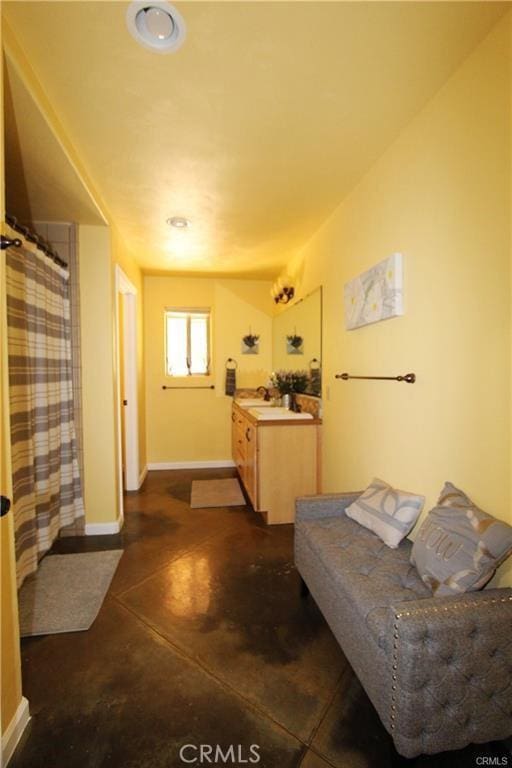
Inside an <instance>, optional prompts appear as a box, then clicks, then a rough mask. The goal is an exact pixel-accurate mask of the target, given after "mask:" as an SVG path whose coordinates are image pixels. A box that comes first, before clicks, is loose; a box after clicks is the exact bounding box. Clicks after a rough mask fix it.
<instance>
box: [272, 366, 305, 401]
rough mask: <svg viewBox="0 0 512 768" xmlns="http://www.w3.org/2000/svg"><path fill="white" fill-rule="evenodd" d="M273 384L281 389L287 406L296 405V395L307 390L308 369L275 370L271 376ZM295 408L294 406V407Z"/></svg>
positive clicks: (280, 391) (282, 397) (280, 392)
mask: <svg viewBox="0 0 512 768" xmlns="http://www.w3.org/2000/svg"><path fill="white" fill-rule="evenodd" d="M271 382H272V385H273V386H274V387H275V388H276V389H277V390H279V394H280V395H281V399H282V403H283V406H284V407H285V408H290V407H292V406H294V405H295V395H297V394H300V393H302V392H305V391H306V388H307V386H308V372H307V371H275V372H274V373H273V374H272V376H271ZM293 409H294V408H293Z"/></svg>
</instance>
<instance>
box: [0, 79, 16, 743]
mask: <svg viewBox="0 0 512 768" xmlns="http://www.w3.org/2000/svg"><path fill="white" fill-rule="evenodd" d="M0 66H1V65H0ZM0 119H1V118H0ZM0 341H1V350H0V414H1V419H0V429H1V435H0V440H1V446H0V490H1V492H2V495H4V496H7V497H8V498H10V499H12V484H11V462H10V430H9V395H8V371H7V366H6V365H5V362H6V360H7V332H6V315H5V259H2V260H1V261H0ZM0 540H1V541H0V559H1V571H0V581H1V590H0V598H1V605H0V612H1V626H0V633H1V634H0V647H1V664H0V696H1V698H0V714H1V732H2V734H3V733H4V732H5V729H6V728H7V726H8V725H9V723H10V722H11V720H12V718H13V717H14V714H15V712H16V710H17V708H18V705H19V703H20V701H21V663H20V638H19V630H18V602H17V595H16V561H15V557H14V531H13V516H12V512H10V513H9V514H8V515H6V516H5V517H3V518H2V519H1V520H0Z"/></svg>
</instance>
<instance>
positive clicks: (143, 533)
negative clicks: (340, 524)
mask: <svg viewBox="0 0 512 768" xmlns="http://www.w3.org/2000/svg"><path fill="white" fill-rule="evenodd" d="M231 475H232V472H231V471H230V470H225V471H224V470H221V471H219V470H215V471H213V470H208V471H206V470H200V471H199V470H196V471H173V472H153V473H150V474H149V476H148V477H147V479H146V481H145V483H144V486H143V488H142V490H141V491H140V492H138V493H136V494H129V495H128V496H127V497H126V509H125V516H126V520H125V526H124V529H123V532H122V534H120V535H118V536H104V537H87V538H74V539H71V538H66V539H61V540H59V541H58V542H57V543H56V545H55V547H54V549H53V550H52V552H54V553H57V552H58V553H66V552H75V551H86V550H96V549H113V548H118V547H123V548H124V554H123V557H122V559H121V562H120V565H119V568H118V570H117V572H116V575H115V577H114V580H113V582H112V585H111V587H110V590H109V593H108V596H107V598H106V600H105V603H104V604H103V607H102V609H101V611H100V614H99V616H98V618H97V619H96V621H95V623H94V624H93V626H92V627H91V629H90V630H89V631H88V632H78V633H73V634H62V635H53V636H46V637H40V638H31V639H27V640H24V641H23V642H22V658H23V678H24V679H23V684H24V693H25V695H26V696H27V698H28V699H29V702H30V711H31V714H32V721H31V723H30V725H29V728H28V731H27V733H26V735H25V736H24V738H23V741H22V743H21V744H20V746H19V748H18V750H17V751H16V754H15V756H14V758H13V761H12V764H11V765H12V768H75V767H76V768H100V767H101V768H103V766H119V767H120V768H121V766H122V768H174V767H175V766H186V765H196V766H197V765H215V764H216V765H226V764H228V765H236V766H247V765H249V766H250V765H254V764H255V763H251V762H249V759H250V758H254V757H255V755H256V754H258V753H259V755H260V756H261V760H260V762H259V765H260V766H262V768H292V767H296V766H301V768H328V766H335V768H366V767H371V768H373V766H375V768H386V766H390V765H392V764H393V762H394V760H395V759H396V753H395V751H394V749H393V746H392V744H391V741H390V739H389V737H388V735H387V733H386V731H385V730H384V728H383V726H382V725H381V723H380V721H379V719H378V717H377V715H376V713H375V711H374V709H373V707H372V705H371V704H370V702H369V700H368V698H367V697H366V695H365V693H364V691H363V690H362V688H361V686H360V685H359V683H358V681H357V678H356V677H355V676H354V673H353V672H352V670H351V668H350V666H349V664H348V663H347V661H346V659H345V658H344V656H343V654H342V652H341V650H340V649H339V647H338V645H337V643H336V641H335V640H334V638H333V636H332V635H331V632H330V631H329V628H328V627H327V625H326V624H325V622H324V620H323V618H322V616H321V614H320V612H319V611H318V609H317V608H316V606H315V604H314V602H313V600H312V599H311V598H310V597H309V598H307V599H304V598H301V597H300V589H299V578H298V574H297V572H296V571H295V569H294V565H293V527H292V526H274V527H266V526H265V525H264V524H263V523H262V521H261V519H260V517H259V515H257V514H256V513H254V512H253V511H252V509H251V508H250V507H231V508H217V509H193V510H191V508H190V505H189V500H190V486H191V481H192V480H193V479H203V478H211V477H228V476H231ZM217 744H218V745H220V746H221V748H222V749H223V751H224V753H226V754H227V755H228V756H229V757H230V758H231V755H232V754H233V753H229V752H228V750H229V747H230V745H233V749H234V756H235V760H234V762H228V763H225V762H223V761H222V759H221V757H220V756H218V757H219V759H218V761H217V762H216V763H215V762H213V757H211V756H210V754H209V751H208V749H206V750H205V751H204V752H203V755H204V758H205V759H204V760H203V762H202V763H200V762H199V761H197V762H191V760H192V759H193V758H194V757H198V756H199V754H200V752H199V746H200V745H211V746H213V747H215V745H217ZM184 745H193V746H191V747H187V748H186V750H185V752H184V753H183V757H184V758H185V759H186V760H188V761H189V762H186V760H182V759H181V757H180V749H181V748H182V747H184ZM251 745H257V747H258V752H256V751H253V752H251V751H250V747H251ZM507 754H508V753H507V752H505V750H504V747H503V745H498V744H490V745H486V746H483V747H479V748H470V749H467V750H464V751H463V752H458V753H449V754H444V755H438V756H436V757H432V758H421V759H419V760H417V761H416V762H415V764H414V765H415V768H416V766H418V768H419V766H421V768H423V767H427V766H428V767H429V768H434V767H435V768H440V767H441V766H442V767H444V768H455V767H456V766H461V767H462V766H475V765H477V764H478V763H477V760H476V758H477V757H482V756H483V757H501V756H503V755H507ZM206 758H209V760H210V762H208V759H206ZM509 759H510V758H509ZM502 764H504V763H502ZM510 765H512V759H510Z"/></svg>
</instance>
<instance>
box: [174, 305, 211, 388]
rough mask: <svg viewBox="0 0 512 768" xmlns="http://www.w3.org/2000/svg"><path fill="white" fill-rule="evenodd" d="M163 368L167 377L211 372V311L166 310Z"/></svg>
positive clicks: (204, 374)
mask: <svg viewBox="0 0 512 768" xmlns="http://www.w3.org/2000/svg"><path fill="white" fill-rule="evenodd" d="M165 370H166V373H167V375H168V376H206V375H208V374H209V373H210V310H209V309H168V310H166V312H165Z"/></svg>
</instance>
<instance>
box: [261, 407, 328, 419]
mask: <svg viewBox="0 0 512 768" xmlns="http://www.w3.org/2000/svg"><path fill="white" fill-rule="evenodd" d="M249 413H250V414H251V416H254V417H255V418H256V419H258V421H267V420H268V421H277V420H283V421H284V420H285V419H290V420H291V419H298V420H302V421H305V420H307V419H312V418H313V416H312V415H311V414H310V413H294V412H293V411H289V410H288V408H268V407H264V408H261V407H260V408H249Z"/></svg>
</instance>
